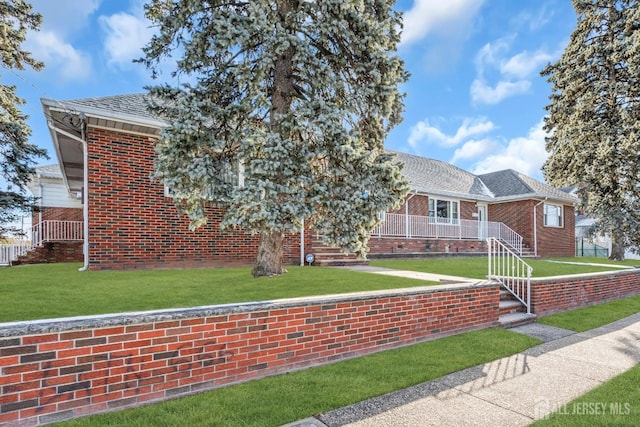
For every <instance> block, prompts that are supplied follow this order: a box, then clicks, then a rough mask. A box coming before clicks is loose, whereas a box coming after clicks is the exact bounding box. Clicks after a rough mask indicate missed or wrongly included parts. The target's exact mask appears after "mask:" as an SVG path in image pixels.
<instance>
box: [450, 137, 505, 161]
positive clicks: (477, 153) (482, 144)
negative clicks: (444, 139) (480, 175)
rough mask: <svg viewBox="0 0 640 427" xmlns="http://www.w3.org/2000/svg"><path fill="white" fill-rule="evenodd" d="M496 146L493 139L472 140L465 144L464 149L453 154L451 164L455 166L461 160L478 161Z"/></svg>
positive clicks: (461, 148) (459, 149)
mask: <svg viewBox="0 0 640 427" xmlns="http://www.w3.org/2000/svg"><path fill="white" fill-rule="evenodd" d="M495 146H496V142H495V141H494V140H492V139H491V138H483V139H480V140H471V141H467V142H465V143H464V144H463V145H462V147H460V148H458V149H456V151H455V152H454V153H453V157H452V158H451V161H450V163H453V164H455V163H456V162H457V161H459V160H466V159H476V158H478V157H481V156H484V155H485V154H487V153H489V152H491V151H492V150H493V149H494V148H495Z"/></svg>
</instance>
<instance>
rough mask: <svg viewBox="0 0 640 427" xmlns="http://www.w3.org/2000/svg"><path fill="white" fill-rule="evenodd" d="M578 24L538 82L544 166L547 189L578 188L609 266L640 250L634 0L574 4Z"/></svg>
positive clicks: (639, 60) (639, 63)
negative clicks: (546, 95)
mask: <svg viewBox="0 0 640 427" xmlns="http://www.w3.org/2000/svg"><path fill="white" fill-rule="evenodd" d="M573 7H574V8H575V10H576V13H577V17H578V22H577V26H576V28H575V30H574V31H573V33H572V34H571V40H570V42H569V45H568V46H567V48H566V49H565V51H564V53H563V55H562V57H561V58H560V59H559V60H558V62H556V63H555V64H553V65H551V64H550V65H548V66H547V67H546V68H545V69H544V70H543V71H542V75H543V76H548V81H549V82H550V83H552V84H553V89H552V94H551V96H550V99H551V104H550V105H548V106H547V107H546V109H547V111H548V113H549V114H548V116H547V117H546V118H545V130H547V131H548V132H550V136H549V137H547V139H546V148H547V151H549V152H550V157H549V159H548V160H547V162H546V163H545V165H544V166H543V171H544V174H545V177H546V179H547V180H548V181H550V182H551V183H553V184H555V185H558V186H562V185H576V184H579V196H580V197H581V200H582V204H583V208H584V209H585V210H586V213H587V214H588V215H589V216H591V217H593V218H594V219H596V221H597V231H600V232H604V233H607V234H608V235H609V236H610V237H611V240H612V244H613V245H612V246H613V247H612V253H611V256H610V257H611V258H612V259H618V260H620V259H624V252H625V247H628V246H629V245H632V244H638V243H640V201H639V197H638V196H639V186H638V185H639V184H640V182H639V180H640V161H639V160H640V159H639V156H640V139H639V137H640V134H639V130H640V55H639V53H640V52H638V49H639V47H640V39H639V37H640V34H639V33H638V25H639V24H640V20H639V18H640V14H639V11H638V9H639V5H638V2H637V1H636V0H574V1H573Z"/></svg>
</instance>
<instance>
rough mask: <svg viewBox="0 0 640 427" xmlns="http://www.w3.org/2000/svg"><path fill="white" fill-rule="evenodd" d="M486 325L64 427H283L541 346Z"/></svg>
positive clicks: (74, 422) (71, 422) (97, 417)
mask: <svg viewBox="0 0 640 427" xmlns="http://www.w3.org/2000/svg"><path fill="white" fill-rule="evenodd" d="M538 343H539V341H538V340H536V339H535V338H531V337H528V336H525V335H521V334H517V333H514V332H510V331H506V330H503V329H496V328H494V329H485V330H480V331H475V332H470V333H465V334H460V335H455V336H451V337H446V338H441V339H438V340H435V341H429V342H425V343H422V344H415V345H412V346H408V347H403V348H399V349H395V350H387V351H383V352H380V353H376V354H373V355H369V356H363V357H359V358H356V359H351V360H347V361H343V362H338V363H333V364H330V365H325V366H320V367H316V368H310V369H306V370H303V371H297V372H292V373H288V374H283V375H278V376H274V377H269V378H264V379H261V380H255V381H251V382H248V383H244V384H239V385H235V386H230V387H226V388H222V389H217V390H213V391H210V392H206V393H202V394H198V395H195V396H190V397H185V398H181V399H177V400H173V401H168V402H164V403H159V404H154V405H150V406H145V407H142V408H136V409H130V410H125V411H120V412H114V413H109V414H104V415H96V416H92V417H89V418H83V419H78V420H74V421H70V422H67V423H64V424H63V425H64V426H91V427H95V426H150V425H152V426H260V427H268V426H279V425H282V424H286V423H289V422H293V421H296V420H299V419H304V418H307V417H310V416H313V415H316V414H318V413H322V412H327V411H329V410H332V409H337V408H340V407H343V406H347V405H350V404H353V403H356V402H359V401H362V400H365V399H368V398H371V397H374V396H379V395H381V394H385V393H388V392H391V391H394V390H399V389H402V388H406V387H409V386H412V385H416V384H419V383H422V382H424V381H429V380H433V379H436V378H439V377H441V376H443V375H446V374H449V373H452V372H455V371H459V370H462V369H465V368H469V367H472V366H476V365H479V364H482V363H487V362H490V361H492V360H495V359H499V358H502V357H505V356H509V355H511V354H515V353H518V352H520V351H523V350H525V349H527V348H529V347H532V346H534V345H536V344H538Z"/></svg>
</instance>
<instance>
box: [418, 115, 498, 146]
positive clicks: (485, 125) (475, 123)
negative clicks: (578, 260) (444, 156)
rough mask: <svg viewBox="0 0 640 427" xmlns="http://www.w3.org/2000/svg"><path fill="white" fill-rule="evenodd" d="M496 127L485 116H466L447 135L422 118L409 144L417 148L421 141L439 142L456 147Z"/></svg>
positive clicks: (439, 143) (438, 143) (442, 144)
mask: <svg viewBox="0 0 640 427" xmlns="http://www.w3.org/2000/svg"><path fill="white" fill-rule="evenodd" d="M493 129H495V125H494V124H493V122H491V121H490V120H487V119H485V118H475V119H472V118H465V119H464V120H463V122H462V124H461V125H460V127H459V128H458V129H457V130H456V132H455V133H454V134H452V135H447V134H445V133H444V132H442V131H441V130H440V129H438V128H437V127H435V126H433V125H431V124H430V123H429V121H428V120H422V121H419V122H418V123H416V124H415V125H414V126H413V127H412V128H411V133H410V135H409V145H410V146H411V147H413V148H416V147H417V146H418V145H419V144H420V143H422V142H425V143H428V144H437V145H440V146H443V147H454V146H456V145H459V144H460V143H461V142H463V141H465V140H466V139H468V138H470V137H473V136H477V135H483V134H486V133H488V132H491V131H492V130H493Z"/></svg>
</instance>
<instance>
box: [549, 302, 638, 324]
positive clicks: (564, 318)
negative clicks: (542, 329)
mask: <svg viewBox="0 0 640 427" xmlns="http://www.w3.org/2000/svg"><path fill="white" fill-rule="evenodd" d="M638 312H640V295H638V296H634V297H630V298H624V299H619V300H615V301H610V302H606V303H603V304H598V305H593V306H590V307H584V308H578V309H575V310H571V311H565V312H562V313H558V314H554V315H552V316H547V317H542V318H540V319H538V323H543V324H545V325H551V326H557V327H558V328H564V329H569V330H570V331H576V332H584V331H588V330H589V329H594V328H597V327H599V326H602V325H606V324H608V323H611V322H613V321H616V320H618V319H621V318H623V317H626V316H630V315H632V314H634V313H638Z"/></svg>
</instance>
